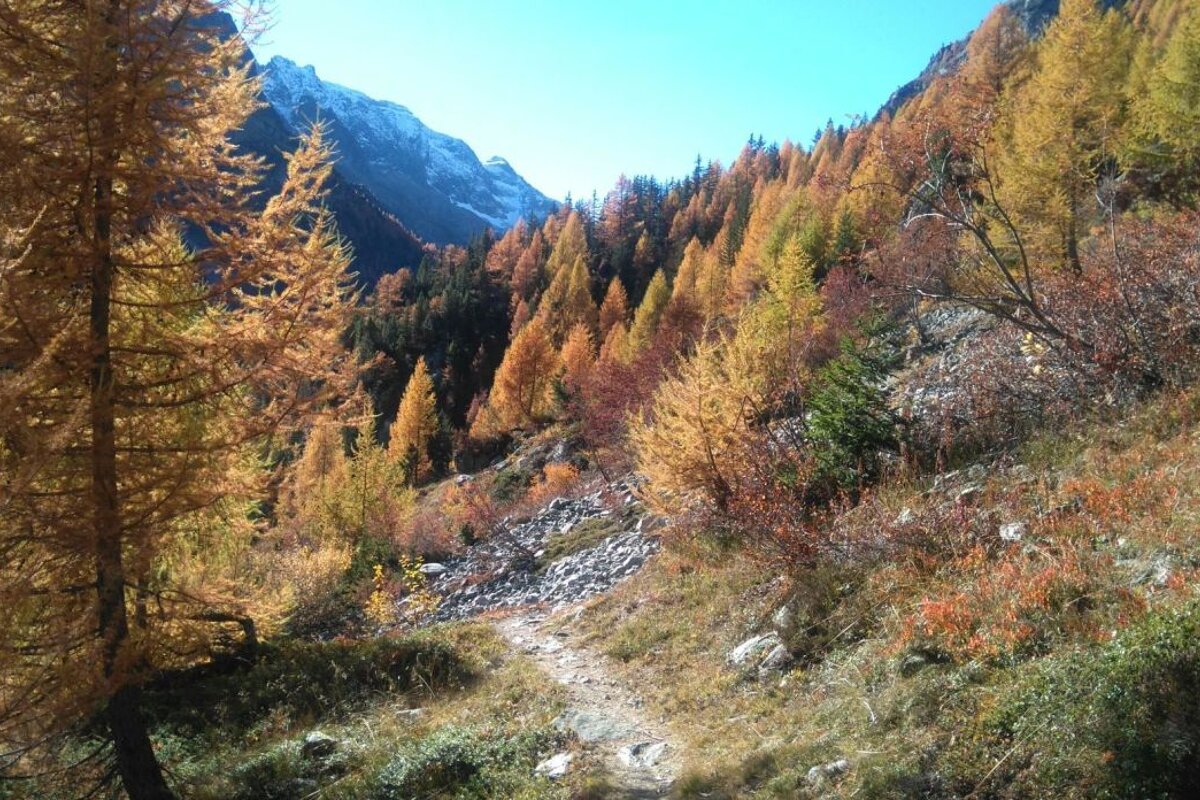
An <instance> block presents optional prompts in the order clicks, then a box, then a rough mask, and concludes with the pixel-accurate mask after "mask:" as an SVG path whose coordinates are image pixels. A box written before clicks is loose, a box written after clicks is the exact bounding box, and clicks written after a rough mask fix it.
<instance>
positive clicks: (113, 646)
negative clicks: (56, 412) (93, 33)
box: [89, 0, 174, 800]
mask: <svg viewBox="0 0 1200 800" xmlns="http://www.w3.org/2000/svg"><path fill="white" fill-rule="evenodd" d="M120 5H121V4H120V3H119V2H118V0H109V3H108V7H107V9H106V13H105V17H104V29H103V33H104V46H103V48H102V50H101V60H100V64H99V68H98V69H97V70H96V72H95V74H94V75H93V76H92V78H93V81H94V83H93V85H92V87H91V88H92V89H93V94H92V97H93V99H97V98H103V97H104V96H105V92H106V90H107V89H108V88H109V87H110V86H112V85H113V84H114V83H115V82H116V80H117V77H118V70H117V58H118V47H119V43H118V37H117V33H116V32H117V20H118V19H119V14H120V10H121V9H120ZM97 105H98V111H97V114H98V117H97V119H96V129H97V131H98V133H99V137H98V142H97V148H96V149H97V150H98V151H99V152H98V156H99V158H98V159H97V160H96V164H97V168H96V170H95V172H94V173H93V175H94V178H93V186H94V192H95V193H94V196H93V202H94V203H95V205H94V207H93V212H92V243H91V244H92V255H93V258H92V262H93V263H92V270H91V273H92V274H91V293H92V296H91V306H90V309H89V333H90V337H89V338H90V340H91V342H90V344H91V348H90V351H89V356H90V357H91V364H90V369H89V384H90V385H89V389H90V392H89V399H90V403H89V406H90V408H89V411H90V422H91V428H92V431H91V433H92V443H91V444H92V447H91V462H92V464H91V467H92V470H91V471H92V475H91V478H92V480H91V483H92V487H91V489H92V490H91V499H92V526H93V534H94V537H95V539H94V542H95V559H96V609H97V635H98V637H99V639H100V642H101V664H102V667H103V669H104V682H105V685H104V689H105V691H107V692H110V693H111V694H110V697H109V699H108V705H107V708H106V709H105V715H106V717H107V721H108V727H109V732H110V734H111V736H112V741H113V748H114V750H115V754H116V760H117V771H118V773H119V774H120V776H121V781H122V783H123V784H124V786H125V791H126V792H127V793H128V795H129V797H130V800H173V799H174V795H173V794H172V792H171V790H170V789H169V788H167V783H166V781H165V780H164V779H163V775H162V769H161V767H160V766H159V764H158V760H157V758H156V757H155V755H154V748H153V746H152V745H151V743H150V735H149V733H148V731H147V730H146V723H145V720H143V719H142V716H141V713H140V711H139V709H138V702H139V698H140V692H139V690H138V689H137V687H136V685H135V684H132V683H127V682H126V681H128V679H129V676H128V675H125V674H122V673H123V671H124V670H125V669H128V667H129V666H130V665H129V660H128V659H127V658H123V651H124V649H125V645H126V643H127V641H128V639H129V618H128V613H127V609H126V604H125V590H126V579H125V564H124V559H123V553H122V544H123V537H124V531H123V529H122V524H121V508H120V499H119V497H118V495H117V440H116V425H115V416H116V412H115V407H114V388H115V387H114V380H113V368H112V352H111V344H110V340H109V327H110V322H111V317H112V295H113V282H114V278H115V275H116V264H115V262H114V260H113V241H112V239H113V235H112V220H113V173H114V172H115V169H116V164H117V160H118V157H117V144H116V142H117V135H118V130H117V125H118V123H117V109H116V108H115V107H114V106H113V103H112V101H111V100H110V101H109V102H99V103H98V104H97Z"/></svg>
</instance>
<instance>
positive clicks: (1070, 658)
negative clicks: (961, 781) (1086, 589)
mask: <svg viewBox="0 0 1200 800" xmlns="http://www.w3.org/2000/svg"><path fill="white" fill-rule="evenodd" d="M981 733H983V734H985V735H986V736H988V737H990V739H991V743H992V747H993V752H1003V751H1006V750H1010V749H1011V750H1013V751H1014V752H1015V754H1016V755H1015V756H1014V757H1013V758H1011V759H1010V760H1009V763H1008V764H1006V767H1007V768H1006V769H1004V770H997V772H998V774H997V775H995V776H994V777H993V778H992V781H993V782H994V783H995V784H1000V785H1003V784H1004V783H1006V782H1008V783H1014V782H1015V783H1017V784H1019V785H1021V786H1022V788H1023V791H1022V792H1021V794H1022V795H1023V796H1029V797H1033V796H1038V797H1048V796H1056V797H1067V798H1083V797H1089V798H1126V797H1137V798H1174V797H1194V796H1196V794H1197V792H1198V791H1200V605H1198V604H1196V603H1192V604H1190V605H1188V606H1186V607H1184V608H1182V609H1178V610H1170V611H1163V612H1158V613H1154V614H1150V615H1147V616H1146V617H1144V618H1143V619H1141V620H1140V621H1139V622H1137V623H1135V624H1134V625H1132V626H1130V627H1129V628H1128V629H1126V630H1125V631H1123V632H1121V633H1120V634H1119V635H1117V636H1115V637H1114V638H1113V639H1112V640H1111V641H1109V642H1107V643H1105V644H1103V645H1100V646H1098V647H1092V648H1088V649H1086V650H1082V651H1079V652H1071V653H1065V654H1063V655H1062V656H1058V657H1055V658H1053V659H1050V660H1047V661H1046V662H1044V663H1042V664H1040V665H1038V666H1037V667H1036V668H1035V669H1032V670H1030V671H1029V673H1028V674H1027V675H1026V676H1024V677H1023V678H1022V680H1021V681H1020V682H1019V683H1018V684H1017V685H1016V686H1015V687H1013V689H1012V690H1011V691H1010V692H1009V693H1008V696H1007V698H1006V701H1005V702H1003V703H1002V704H1000V705H999V706H997V707H996V709H995V710H994V711H993V712H992V713H991V714H989V715H988V716H987V717H986V718H985V719H984V720H983V730H982V731H981Z"/></svg>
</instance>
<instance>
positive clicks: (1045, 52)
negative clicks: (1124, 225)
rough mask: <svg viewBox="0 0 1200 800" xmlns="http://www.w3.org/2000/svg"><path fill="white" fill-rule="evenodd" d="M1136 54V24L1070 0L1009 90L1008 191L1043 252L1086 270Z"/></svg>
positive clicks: (1004, 189)
mask: <svg viewBox="0 0 1200 800" xmlns="http://www.w3.org/2000/svg"><path fill="white" fill-rule="evenodd" d="M1130 55H1131V38H1130V33H1129V29H1128V25H1127V23H1126V22H1125V20H1124V19H1123V17H1122V16H1121V15H1120V13H1119V12H1116V11H1109V12H1107V13H1104V12H1101V11H1100V9H1099V8H1097V6H1096V3H1095V0H1063V3H1062V7H1061V9H1060V11H1059V14H1058V16H1057V17H1056V18H1055V19H1054V21H1053V22H1051V23H1050V25H1049V27H1048V28H1047V29H1046V33H1045V36H1044V37H1043V39H1042V41H1041V42H1039V44H1038V48H1037V54H1036V67H1035V69H1034V71H1033V73H1032V75H1031V76H1030V78H1029V79H1028V80H1027V81H1026V82H1025V83H1024V84H1022V85H1021V86H1019V87H1018V88H1016V89H1015V91H1013V92H1010V93H1008V94H1006V99H1005V107H1006V110H1007V115H1006V124H1005V125H1003V126H1002V130H1001V132H1000V138H1001V142H1002V147H1001V155H1002V158H1001V161H1000V175H1001V178H1002V181H1001V182H1000V184H999V190H1000V191H999V194H1000V200H1001V202H1002V203H1004V204H1005V205H1007V207H1008V209H1009V210H1010V212H1011V213H1012V214H1013V215H1014V216H1015V217H1016V219H1017V221H1018V223H1019V224H1021V225H1022V226H1023V227H1025V228H1026V229H1027V230H1028V231H1029V234H1030V236H1029V240H1030V243H1031V244H1032V245H1033V246H1034V248H1035V252H1036V254H1037V255H1038V256H1039V257H1040V258H1041V259H1042V260H1044V261H1046V262H1048V263H1049V264H1051V265H1067V266H1069V267H1071V268H1072V269H1074V270H1076V271H1078V270H1079V269H1081V266H1080V260H1079V240H1080V238H1082V237H1083V236H1084V235H1085V234H1086V233H1087V231H1088V228H1089V227H1090V224H1091V221H1092V220H1094V219H1095V218H1096V217H1097V216H1098V212H1099V208H1098V206H1097V203H1096V200H1095V195H1096V189H1097V185H1098V182H1099V181H1100V178H1101V171H1102V170H1103V169H1106V168H1108V167H1109V166H1110V165H1111V160H1112V159H1113V158H1114V157H1115V155H1116V152H1117V143H1118V138H1117V137H1118V133H1119V130H1120V125H1121V122H1122V115H1123V111H1124V96H1123V89H1124V85H1125V76H1126V72H1127V70H1128V66H1129V60H1130Z"/></svg>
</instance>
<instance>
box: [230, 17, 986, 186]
mask: <svg viewBox="0 0 1200 800" xmlns="http://www.w3.org/2000/svg"><path fill="white" fill-rule="evenodd" d="M994 2H995V0H728V1H727V0H707V1H706V2H680V1H679V0H522V1H518V0H494V1H488V0H286V1H284V0H280V2H277V3H276V5H275V11H274V19H273V25H272V27H271V29H270V30H269V31H267V32H266V33H265V34H264V35H263V38H262V39H261V40H260V41H259V42H258V43H257V44H256V45H255V46H254V50H255V54H256V56H257V57H258V58H259V59H260V60H262V61H264V62H265V61H266V60H268V59H269V58H270V57H271V56H273V55H283V56H287V57H288V58H290V59H292V60H293V61H296V62H297V63H299V64H311V65H313V66H314V67H316V70H317V74H318V75H319V76H320V77H321V78H322V79H324V80H326V81H331V82H333V83H339V84H342V85H344V86H349V87H351V88H354V89H358V90H359V91H362V92H365V93H366V94H368V95H371V96H373V97H378V98H381V99H385V100H391V101H393V102H396V103H400V104H402V105H405V106H407V107H408V108H409V109H410V110H411V111H412V112H413V113H414V114H416V115H417V116H418V117H420V118H421V120H422V121H423V122H424V123H425V124H426V125H428V126H429V127H431V128H433V129H434V130H438V131H441V132H443V133H448V134H450V135H452V136H456V137H458V138H460V139H463V140H464V141H466V142H467V144H469V145H470V146H471V148H472V149H473V150H474V151H475V153H476V154H477V155H478V156H479V157H480V159H481V160H486V159H487V158H489V157H491V156H493V155H499V156H503V157H504V158H506V159H508V161H509V163H511V164H512V166H513V168H514V169H516V170H517V172H519V173H521V174H522V175H523V176H524V177H525V178H526V180H528V181H529V182H530V183H532V184H533V185H534V186H535V187H537V188H538V189H540V190H541V191H543V192H545V193H546V194H547V195H549V196H551V197H553V198H555V199H562V198H564V197H565V196H566V195H567V194H568V193H570V194H571V195H573V196H574V197H575V198H576V199H579V198H586V197H590V196H591V194H592V192H593V191H596V192H598V193H599V194H600V195H601V196H603V194H604V193H605V192H606V191H607V190H608V189H610V188H611V187H612V185H613V184H614V183H615V181H616V179H617V177H618V176H619V175H621V174H625V175H628V176H633V175H639V174H650V175H656V176H658V177H659V178H664V179H665V178H672V177H682V176H683V175H685V174H687V173H689V172H690V171H691V167H692V164H693V162H694V161H695V158H696V156H697V155H700V156H702V157H703V158H704V160H705V161H707V160H710V159H715V160H719V161H721V162H722V163H724V164H728V163H730V161H732V159H733V158H734V157H735V156H736V155H737V153H738V151H739V150H741V148H742V145H743V144H744V143H745V142H746V140H747V139H748V138H749V137H750V135H751V134H755V135H762V136H763V137H764V138H765V139H766V141H767V142H782V141H783V140H784V139H791V140H792V141H795V142H801V143H803V144H805V145H809V144H811V141H812V137H813V133H814V132H815V131H816V130H817V128H819V127H822V126H823V125H824V124H825V121H826V120H827V119H830V118H832V119H833V121H834V123H835V124H846V123H848V122H849V121H850V118H851V117H852V116H853V115H855V114H873V113H874V112H875V111H876V109H878V108H879V106H880V105H882V104H883V102H884V101H885V100H886V99H887V98H888V96H889V95H890V94H891V93H892V92H893V91H894V90H895V89H896V88H898V87H899V86H900V85H902V84H903V83H905V82H907V81H908V80H910V79H912V78H914V77H916V75H917V74H918V73H919V72H920V71H921V70H922V69H923V68H924V67H925V65H926V64H927V63H928V61H929V58H930V57H931V56H932V55H933V53H934V52H935V51H936V50H937V49H938V48H939V47H941V46H942V45H944V44H948V43H949V42H952V41H955V40H957V39H959V38H961V37H963V36H965V35H966V34H967V33H968V32H969V31H970V30H972V29H973V28H974V27H975V26H976V25H978V24H979V22H980V21H981V20H982V19H983V17H984V16H985V15H986V14H987V11H988V10H989V9H990V8H991V6H992V5H993V4H994Z"/></svg>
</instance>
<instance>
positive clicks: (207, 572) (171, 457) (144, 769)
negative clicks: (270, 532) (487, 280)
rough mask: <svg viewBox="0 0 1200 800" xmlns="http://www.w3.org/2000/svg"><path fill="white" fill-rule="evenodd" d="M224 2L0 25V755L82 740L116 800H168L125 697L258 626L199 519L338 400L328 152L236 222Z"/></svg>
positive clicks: (220, 528)
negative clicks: (79, 730) (108, 773)
mask: <svg viewBox="0 0 1200 800" xmlns="http://www.w3.org/2000/svg"><path fill="white" fill-rule="evenodd" d="M225 5H226V4H225V3H221V2H205V1H204V0H190V1H189V2H182V0H179V1H175V0H168V1H167V2H155V3H150V2H137V1H135V0H109V1H108V2H105V3H66V4H63V3H45V2H40V1H39V0H14V2H10V3H7V4H6V5H5V9H4V11H3V12H2V14H0V16H2V18H3V23H2V24H0V54H2V55H0V86H2V87H3V88H0V120H3V128H4V129H5V134H4V135H5V142H4V143H5V148H4V149H5V152H4V154H3V155H2V156H0V220H3V223H2V224H3V225H4V226H5V227H4V229H3V230H2V231H0V241H2V242H4V245H3V247H4V250H3V252H0V274H3V276H4V280H3V281H0V309H3V310H2V311H0V352H2V353H3V354H4V356H3V360H4V363H5V367H4V370H3V374H2V375H0V442H3V445H0V474H2V475H4V480H3V482H2V486H0V609H2V610H0V676H3V677H2V678H0V743H2V744H0V746H2V748H3V750H4V751H5V752H7V753H18V752H19V753H29V752H31V751H32V750H33V749H34V748H36V747H37V746H39V745H41V744H44V743H46V742H51V741H53V740H54V736H55V734H59V733H62V732H63V731H64V730H66V729H69V728H71V727H72V726H74V725H77V724H79V723H82V722H84V721H85V720H86V721H90V723H91V724H93V725H96V726H99V727H97V728H96V729H97V730H105V731H106V733H107V736H108V738H109V739H110V741H111V742H112V745H113V746H112V749H111V758H112V762H111V769H112V773H113V774H115V775H117V776H119V778H120V780H121V782H122V784H123V787H124V791H125V793H126V794H127V795H128V796H129V797H130V798H131V799H132V800H166V799H167V798H171V797H173V792H172V791H171V790H170V788H169V787H168V785H167V783H166V781H165V780H164V778H163V776H162V772H161V769H160V767H159V764H158V759H157V756H156V754H155V752H154V749H153V747H152V745H151V742H150V739H149V736H148V734H147V729H146V724H145V721H144V719H143V717H142V714H141V711H140V694H141V686H142V685H143V683H144V682H145V681H147V680H149V679H150V678H151V677H152V676H153V675H154V674H155V673H156V672H157V671H159V670H162V669H170V668H176V667H180V666H183V665H186V664H189V663H191V662H193V661H195V660H200V659H204V658H208V657H209V656H210V655H211V653H212V651H213V649H214V648H216V647H217V642H218V641H219V640H221V639H223V638H225V635H226V634H227V632H228V630H227V629H228V627H229V624H230V621H231V620H237V619H239V618H244V617H245V615H246V613H247V612H248V611H252V610H253V609H252V608H247V607H246V602H247V598H240V597H239V596H237V595H236V592H237V591H239V589H238V587H239V585H243V584H240V583H239V581H237V580H233V579H231V580H218V579H219V575H218V574H217V572H216V571H214V570H212V569H210V568H208V567H206V566H204V557H205V554H207V553H211V552H215V551H217V550H220V551H222V552H223V553H228V552H245V551H246V549H247V548H248V547H249V541H250V538H249V537H250V533H251V532H250V530H249V526H248V525H245V524H240V523H238V524H233V525H222V524H219V523H218V521H217V520H216V519H215V517H220V516H222V515H225V516H227V517H228V518H230V519H231V520H237V519H238V515H239V509H245V507H246V504H247V503H248V502H249V501H251V500H253V499H254V498H256V497H258V496H259V495H260V492H261V490H262V484H261V482H260V480H259V479H260V478H261V477H262V476H261V473H260V472H259V471H258V470H256V469H255V468H254V450H253V449H252V448H254V447H256V446H260V445H261V444H262V443H263V442H265V441H266V439H267V438H268V437H269V436H270V435H272V434H274V433H276V432H278V431H280V430H281V429H285V428H288V427H291V426H293V425H296V424H299V423H302V422H304V420H305V417H306V416H307V415H308V413H309V412H311V411H313V410H315V409H316V408H318V407H321V406H324V405H325V404H327V403H328V402H329V401H331V400H333V399H335V398H336V397H337V395H338V394H339V393H340V392H342V391H343V390H344V388H345V387H344V384H342V383H341V381H339V380H336V379H335V378H336V375H335V374H334V369H335V367H336V366H337V365H338V364H339V363H340V362H342V361H343V360H344V358H345V354H344V351H343V349H342V347H341V344H340V341H339V336H340V334H341V332H342V330H343V328H344V325H345V323H346V321H347V319H348V314H349V311H350V308H351V307H352V301H353V298H352V297H351V295H350V292H349V291H348V290H347V289H346V288H345V285H344V281H345V280H346V269H347V267H348V264H349V254H348V252H347V251H346V248H345V247H343V246H342V244H341V242H340V240H339V239H338V237H337V236H336V234H335V233H334V231H333V228H332V224H331V220H330V218H329V217H328V215H327V214H326V213H325V212H324V211H322V209H321V199H322V196H323V194H322V193H323V190H322V186H323V184H324V182H325V180H326V178H327V177H328V175H329V170H330V167H329V149H328V147H327V145H326V144H325V142H324V140H323V138H322V135H321V132H320V131H319V130H318V131H317V132H315V133H314V134H313V135H311V136H309V137H306V138H305V139H304V140H303V141H302V142H301V144H300V147H299V149H298V150H297V152H296V153H294V154H293V155H292V156H291V157H290V158H289V159H288V164H287V175H286V177H285V180H284V183H283V187H282V190H281V191H280V193H279V194H278V195H277V196H275V197H273V198H271V199H270V200H268V201H267V202H266V205H265V207H263V206H261V205H260V206H257V207H256V206H254V205H252V203H254V202H255V198H256V197H257V193H256V192H255V188H256V187H258V186H259V185H260V182H261V180H262V178H263V175H264V169H265V168H264V165H263V164H262V163H261V161H260V160H258V159H257V158H254V157H251V156H248V155H245V154H243V153H241V152H240V151H238V150H237V149H236V148H235V147H234V145H232V144H231V143H230V139H229V136H230V134H231V132H232V131H234V130H236V129H237V128H238V127H239V126H241V125H242V124H243V123H244V121H245V120H246V119H247V117H248V116H249V115H250V114H251V112H252V111H253V110H254V109H255V108H256V107H257V106H258V102H259V101H258V85H257V82H256V81H255V80H254V79H253V78H251V77H250V74H249V67H248V66H247V62H246V58H245V56H246V50H245V44H244V43H243V42H242V41H241V40H240V39H239V38H238V36H237V35H236V32H234V31H225V30H222V29H221V28H220V26H218V25H215V24H214V19H219V17H217V16H216V15H217V14H218V12H221V11H222V10H223V9H224V7H225ZM184 230H188V231H189V232H190V233H191V236H190V239H191V240H192V241H193V242H200V243H199V244H197V245H195V247H194V248H187V247H184V246H183V244H182V243H181V240H182V238H183V237H182V231H184ZM241 519H242V520H245V519H246V517H245V515H244V512H243V514H242V516H241ZM230 537H235V538H236V541H234V540H231V538H230ZM229 563H231V564H232V561H229ZM184 566H186V568H187V569H188V570H189V571H188V572H187V573H186V574H185V573H184V572H183V571H182V570H183V568H184ZM244 586H245V589H246V590H248V589H249V588H250V587H249V585H248V584H244ZM243 630H244V631H246V632H247V633H248V632H249V631H250V630H251V629H250V628H248V627H245V626H243Z"/></svg>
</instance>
